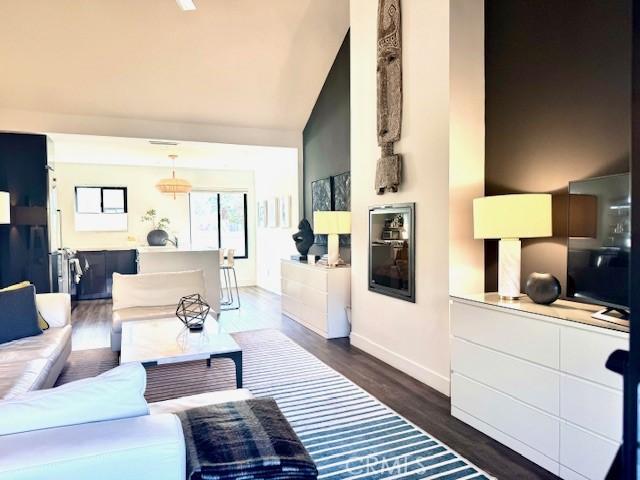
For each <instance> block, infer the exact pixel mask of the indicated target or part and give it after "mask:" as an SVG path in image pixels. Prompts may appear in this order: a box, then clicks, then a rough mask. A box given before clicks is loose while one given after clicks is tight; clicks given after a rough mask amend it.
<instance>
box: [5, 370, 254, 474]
mask: <svg viewBox="0 0 640 480" xmlns="http://www.w3.org/2000/svg"><path fill="white" fill-rule="evenodd" d="M123 367H126V368H131V367H139V369H140V370H141V371H142V372H143V373H142V374H143V375H144V369H143V367H142V366H141V365H140V364H127V365H126V366H122V367H118V368H119V369H122V368H123ZM112 372H113V370H112ZM97 378H99V377H97ZM80 382H83V381H82V380H81V381H80ZM80 382H73V383H80ZM67 385H71V384H67ZM67 385H64V386H63V387H58V388H64V387H67ZM58 388H55V389H52V390H49V391H47V392H51V393H53V395H52V396H51V395H47V393H45V394H44V395H42V396H43V397H45V398H40V399H39V400H36V401H35V402H33V401H32V402H31V403H32V404H31V405H27V406H24V405H23V406H19V405H18V407H17V408H15V406H12V405H8V406H7V404H6V402H5V403H4V405H3V402H1V401H0V415H1V414H2V413H4V414H6V412H7V411H9V412H11V411H12V410H7V408H9V409H13V411H15V412H16V413H15V415H14V416H16V417H19V416H20V415H21V414H24V415H29V413H30V412H32V411H34V410H38V409H44V410H46V409H45V408H44V405H46V404H47V403H52V404H56V403H62V402H59V401H60V400H61V398H60V396H58V398H56V394H55V391H56V390H58ZM105 388H109V390H105ZM111 388H112V387H111V386H109V385H107V386H106V387H103V390H102V391H100V389H99V388H98V389H97V390H96V389H95V388H94V387H90V389H93V391H87V390H86V389H84V391H81V392H79V393H78V392H75V393H71V394H70V395H69V394H68V393H67V392H66V391H65V392H64V395H62V398H68V399H69V403H70V404H71V405H70V406H69V408H67V409H66V410H65V408H64V406H61V405H58V407H59V408H60V409H61V413H60V412H56V411H55V409H54V412H53V413H52V414H51V415H50V416H49V417H45V416H44V415H45V414H43V416H42V418H40V419H38V418H36V419H34V420H31V423H34V422H35V423H37V422H45V424H46V422H48V421H58V423H59V424H60V423H62V422H64V421H65V420H66V422H67V425H66V426H55V427H52V428H42V427H41V429H37V430H30V431H23V432H20V433H10V434H4V435H3V434H2V433H4V432H5V431H6V429H7V428H11V427H12V426H11V425H9V427H7V422H6V421H3V419H2V418H0V452H1V453H0V480H40V479H43V478H46V479H47V480H73V479H89V478H90V479H91V480H113V479H118V480H128V479H131V480H134V479H135V480H147V479H148V480H184V478H185V470H186V467H185V444H184V437H183V433H182V426H181V423H180V421H179V419H178V417H177V416H176V415H174V414H173V412H176V411H178V410H181V409H185V408H192V407H196V406H201V405H210V404H215V403H222V402H229V401H238V400H245V399H248V398H252V395H251V393H250V392H249V391H248V390H244V389H240V390H229V391H224V392H212V393H204V394H200V395H193V396H190V397H183V398H179V399H176V400H168V401H164V402H159V403H153V404H149V405H148V408H147V405H146V402H144V399H142V402H143V403H144V410H145V411H144V412H142V413H141V414H135V416H130V417H127V418H117V419H111V420H104V421H89V422H84V423H79V424H73V423H74V422H73V418H74V416H76V418H81V419H82V418H83V415H82V413H83V410H84V411H85V416H86V414H89V415H97V416H98V417H97V418H98V419H99V418H100V415H101V414H102V415H103V417H105V416H106V417H107V418H108V416H109V415H110V413H111V414H113V415H115V413H114V412H109V410H110V409H116V410H117V409H120V411H121V413H122V409H123V408H124V409H125V410H127V409H128V410H129V411H130V412H131V411H132V410H131V409H132V408H133V412H134V413H135V411H136V408H138V410H139V405H138V406H137V407H135V406H134V407H132V404H133V403H136V402H135V401H132V400H131V398H128V399H127V398H126V397H127V394H126V393H124V394H123V393H121V392H116V393H114V394H113V395H117V398H113V399H112V398H105V397H108V396H109V392H110V391H112V390H111ZM115 389H116V390H117V387H116V388H115ZM143 392H144V385H143V386H142V390H141V392H140V397H141V396H142V393H143ZM37 393H41V392H37ZM48 397H51V398H48ZM123 397H125V399H124V400H122V398H123ZM96 398H97V399H98V400H97V403H99V405H96V408H95V409H93V408H92V407H93V402H92V400H93V399H96ZM112 400H113V402H112ZM38 401H39V402H40V403H39V404H38ZM16 402H17V403H19V402H20V399H18V400H15V401H14V403H16ZM118 402H120V403H121V405H119V406H118V405H115V406H114V405H113V404H114V403H115V404H117V403H118ZM33 403H35V405H34V404H33ZM74 403H75V405H74ZM123 403H124V405H123ZM137 403H138V404H139V403H140V402H139V401H138V402H137ZM74 406H75V408H74ZM78 410H80V412H79V413H78ZM93 411H95V413H93ZM87 412H88V413H87ZM147 412H148V413H147ZM78 415H79V417H77V416H78ZM51 417H53V418H51ZM60 417H62V418H60ZM67 417H68V418H67ZM85 420H86V419H85ZM8 423H11V422H8ZM45 426H46V425H45ZM30 428H33V426H31V427H30Z"/></svg>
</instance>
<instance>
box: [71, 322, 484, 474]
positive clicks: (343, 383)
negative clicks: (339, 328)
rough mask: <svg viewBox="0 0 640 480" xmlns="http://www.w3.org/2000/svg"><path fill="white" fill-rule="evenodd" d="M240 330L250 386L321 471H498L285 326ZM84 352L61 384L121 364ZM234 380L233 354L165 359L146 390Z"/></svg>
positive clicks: (150, 393)
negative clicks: (208, 360)
mask: <svg viewBox="0 0 640 480" xmlns="http://www.w3.org/2000/svg"><path fill="white" fill-rule="evenodd" d="M234 337H235V338H236V340H237V341H238V343H239V344H240V345H241V346H242V349H243V367H244V386H245V387H246V388H249V389H250V390H251V392H252V393H253V394H254V395H255V396H256V397H263V396H265V397H267V396H268V397H273V398H274V399H275V400H276V401H277V402H278V405H279V406H280V408H281V409H282V411H283V413H284V414H285V416H286V417H287V419H288V420H289V422H290V423H291V425H292V426H293V428H294V430H295V431H296V433H297V434H298V435H299V436H300V438H301V440H302V442H303V443H304V445H305V446H306V448H307V449H308V451H309V453H310V454H311V456H312V458H313V460H314V461H315V463H316V465H317V467H318V470H319V473H320V476H319V478H322V479H328V480H329V479H331V480H334V479H335V480H337V479H346V478H348V479H363V480H377V479H383V478H384V479H403V480H409V479H411V480H413V479H438V480H454V479H456V480H462V479H476V480H482V479H485V480H486V479H489V478H491V477H490V476H489V475H488V474H486V473H485V472H483V471H481V470H480V469H479V468H477V467H476V466H474V465H472V464H471V463H470V462H468V461H467V460H465V459H464V458H462V457H461V456H460V455H458V454H457V453H456V452H454V451H453V450H451V449H450V448H449V447H447V446H446V445H444V444H442V443H441V442H439V441H438V440H436V439H435V438H433V437H432V436H431V435H429V434H427V433H426V432H425V431H423V430H421V429H420V428H418V427H417V426H415V425H413V424H412V423H411V422H409V421H408V420H406V419H405V418H403V417H402V416H400V415H399V414H398V413H396V412H394V411H393V410H391V409H390V408H389V407H387V406H385V405H384V404H382V403H381V402H379V401H378V400H377V399H376V398H374V397H373V396H371V395H370V394H368V393H367V392H366V391H364V390H363V389H361V388H360V387H358V386H357V385H355V384H354V383H353V382H351V381H350V380H348V379H347V378H345V377H344V376H342V375H341V374H340V373H338V372H336V371H335V370H333V369H332V368H330V367H329V366H327V365H326V364H324V363H323V362H321V361H320V360H318V359H317V358H316V357H314V356H313V355H311V354H310V353H308V352H307V351H306V350H304V349H303V348H302V347H300V346H298V345H297V344H296V343H294V342H293V341H292V340H290V339H289V338H287V337H286V336H285V335H284V334H282V333H281V332H279V331H277V330H261V331H259V332H242V333H237V334H234ZM82 353H83V352H74V354H73V355H72V358H71V363H70V365H71V366H70V368H67V369H66V370H65V371H64V372H63V374H62V376H61V381H59V383H66V382H67V381H71V380H74V379H76V378H81V377H83V376H87V375H84V374H83V372H86V371H87V369H88V370H89V371H90V372H91V374H95V373H98V372H96V371H95V365H96V364H99V365H100V370H102V369H106V368H108V367H109V365H110V364H112V365H111V366H115V364H117V359H116V358H115V357H114V356H110V357H109V358H108V359H105V358H104V357H102V358H101V361H100V362H98V361H97V359H92V360H93V361H91V360H89V364H90V365H87V363H85V362H84V361H83V360H82V359H81V357H80V356H78V355H76V354H82ZM110 353H111V352H108V354H110ZM105 354H107V353H106V352H105ZM87 355H90V354H87ZM94 355H95V354H94ZM74 363H75V365H74ZM83 364H84V367H85V368H81V365H83ZM74 367H75V368H74ZM234 386H235V378H234V370H233V364H232V362H231V361H230V360H215V361H214V362H213V365H212V368H206V366H205V364H204V362H192V363H183V364H174V365H163V366H158V367H150V368H149V369H148V380H147V391H146V397H147V399H148V400H149V401H150V402H153V401H159V400H165V399H169V398H176V397H179V396H183V395H190V394H195V393H201V392H204V391H211V390H221V389H226V388H233V387H234Z"/></svg>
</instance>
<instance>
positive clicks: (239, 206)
mask: <svg viewBox="0 0 640 480" xmlns="http://www.w3.org/2000/svg"><path fill="white" fill-rule="evenodd" d="M189 210H190V223H191V246H192V247H195V248H212V249H219V248H224V249H229V248H233V249H234V250H235V257H236V258H247V252H248V246H247V243H248V241H247V194H246V193H245V192H191V193H190V194H189Z"/></svg>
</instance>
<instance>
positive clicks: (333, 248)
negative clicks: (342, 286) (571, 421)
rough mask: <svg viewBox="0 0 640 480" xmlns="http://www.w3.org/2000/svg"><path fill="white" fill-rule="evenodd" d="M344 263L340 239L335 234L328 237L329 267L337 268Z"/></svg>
mask: <svg viewBox="0 0 640 480" xmlns="http://www.w3.org/2000/svg"><path fill="white" fill-rule="evenodd" d="M341 263H344V262H343V261H341V259H340V238H339V237H338V235H337V234H335V233H330V234H329V235H328V236H327V265H329V266H330V267H335V266H336V265H339V264H341Z"/></svg>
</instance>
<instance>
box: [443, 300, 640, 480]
mask: <svg viewBox="0 0 640 480" xmlns="http://www.w3.org/2000/svg"><path fill="white" fill-rule="evenodd" d="M450 308H451V333H452V338H451V414H452V415H453V416H454V417H457V418H459V419H460V420H462V421H464V422H466V423H468V424H469V425H471V426H473V427H475V428H477V429H478V430H480V431H482V432H484V433H486V434H487V435H489V436H490V437H493V438H494V439H496V440H498V441H499V442H501V443H503V444H505V445H507V446H508V447H510V448H512V449H513V450H516V451H517V452H519V453H520V454H522V455H523V456H525V457H527V458H529V459H530V460H532V461H533V462H535V463H537V464H539V465H541V466H542V467H544V468H546V469H547V470H549V471H551V472H553V473H555V474H556V475H558V476H560V477H562V478H565V479H594V480H596V479H597V480H601V479H603V478H604V477H605V475H606V473H607V470H608V469H609V467H610V466H611V463H612V461H613V458H614V456H615V453H616V451H617V449H618V446H619V445H620V442H621V441H622V377H621V376H620V375H617V374H615V373H612V372H610V371H608V370H607V369H606V368H605V366H604V365H605V362H606V360H607V358H608V356H609V354H610V353H611V352H613V351H614V350H616V349H625V350H627V349H628V345H629V335H628V333H626V332H624V331H620V329H622V327H617V326H614V328H615V330H614V329H608V328H603V326H601V325H604V324H603V323H602V322H599V321H597V320H593V319H591V316H590V315H591V313H592V312H593V311H595V309H592V308H591V307H589V306H586V305H581V304H577V303H573V302H566V301H558V302H556V303H554V304H553V305H552V306H542V305H536V304H534V303H532V302H531V301H530V300H529V299H528V298H526V297H525V298H524V299H522V300H520V301H519V302H508V303H503V302H500V301H499V299H498V296H497V294H481V295H475V296H469V297H466V298H459V297H452V298H451V306H450Z"/></svg>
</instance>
